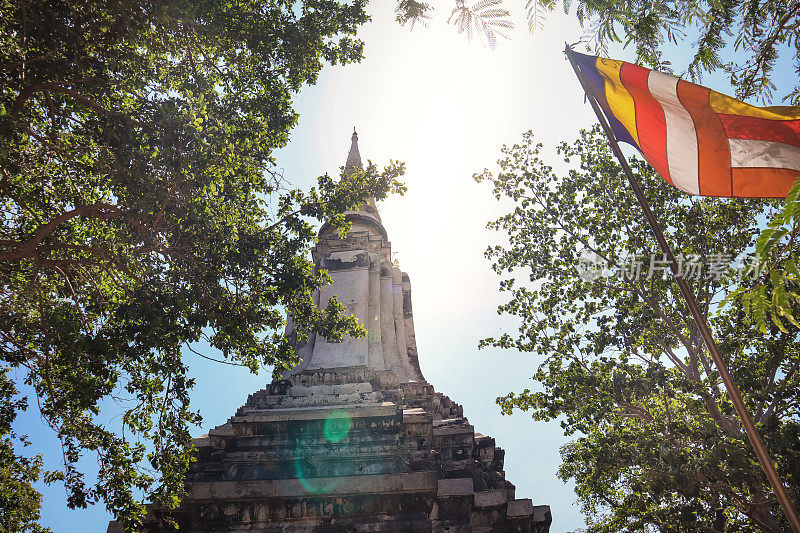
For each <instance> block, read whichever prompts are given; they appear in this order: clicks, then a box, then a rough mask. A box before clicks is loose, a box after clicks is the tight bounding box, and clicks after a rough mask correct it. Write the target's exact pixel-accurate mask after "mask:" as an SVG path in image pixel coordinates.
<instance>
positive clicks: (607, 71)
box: [596, 57, 641, 147]
mask: <svg viewBox="0 0 800 533" xmlns="http://www.w3.org/2000/svg"><path fill="white" fill-rule="evenodd" d="M596 66H597V71H598V72H599V73H600V74H601V75H602V76H603V78H604V79H605V93H606V100H608V106H609V108H610V109H611V112H612V113H614V115H615V116H616V117H617V118H618V119H619V121H620V122H621V123H622V125H623V126H625V129H626V130H628V133H630V135H631V138H633V142H635V143H636V146H638V147H641V143H640V142H639V135H638V133H637V131H636V107H635V105H634V103H633V98H632V97H631V95H630V93H629V92H628V91H627V89H625V86H624V85H623V84H622V80H621V79H620V77H619V71H620V68H622V61H613V60H611V59H605V58H602V57H598V58H597V63H596Z"/></svg>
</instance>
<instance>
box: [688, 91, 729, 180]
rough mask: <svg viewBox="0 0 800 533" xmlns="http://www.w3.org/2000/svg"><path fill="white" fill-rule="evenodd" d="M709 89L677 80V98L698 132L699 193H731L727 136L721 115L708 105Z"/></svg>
mask: <svg viewBox="0 0 800 533" xmlns="http://www.w3.org/2000/svg"><path fill="white" fill-rule="evenodd" d="M709 92H710V90H709V89H707V88H705V87H701V86H699V85H695V84H693V83H689V82H686V81H684V80H680V81H679V82H678V98H679V100H680V102H681V104H683V107H684V108H686V111H688V112H689V114H690V115H691V117H692V122H694V126H695V130H696V131H697V170H698V175H699V176H700V177H701V179H700V180H699V183H700V194H704V195H706V196H731V193H732V189H733V182H732V175H731V155H730V149H729V148H728V138H727V137H726V136H725V129H724V128H723V127H722V122H720V120H719V116H718V115H717V114H716V113H714V112H713V111H712V110H711V107H710V106H709V105H708V95H709Z"/></svg>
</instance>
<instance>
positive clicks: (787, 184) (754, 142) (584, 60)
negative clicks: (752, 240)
mask: <svg viewBox="0 0 800 533" xmlns="http://www.w3.org/2000/svg"><path fill="white" fill-rule="evenodd" d="M570 54H571V57H572V59H573V61H574V62H575V63H576V64H577V65H578V68H579V69H580V72H581V74H582V75H583V78H584V80H586V82H587V84H588V85H589V89H590V91H591V92H592V94H593V95H594V97H595V99H596V100H597V103H598V104H599V105H600V107H601V108H602V109H603V112H604V113H605V115H606V118H607V119H608V122H609V124H610V125H611V128H612V129H613V130H614V135H615V136H616V137H617V140H618V141H625V142H627V143H629V144H632V145H633V146H635V147H636V148H638V149H639V150H640V151H641V152H642V154H643V155H644V158H645V159H646V160H647V161H648V162H649V163H650V164H651V165H652V166H653V168H655V169H656V171H658V173H659V174H661V176H662V177H663V178H664V179H665V180H667V181H668V182H669V183H671V184H672V185H674V186H675V187H677V188H679V189H681V190H683V191H686V192H688V193H691V194H700V195H703V196H735V197H745V198H758V197H761V198H765V197H785V196H787V195H788V193H789V190H790V189H791V188H792V185H793V184H794V181H795V178H797V177H798V176H800V107H786V106H781V107H755V106H752V105H749V104H746V103H744V102H742V101H740V100H736V99H735V98H731V97H730V96H726V95H724V94H720V93H718V92H716V91H712V90H711V89H707V88H706V87H702V86H700V85H695V84H694V83H689V82H687V81H685V80H681V79H678V78H676V77H675V76H672V75H670V74H664V73H662V72H657V71H655V70H650V69H646V68H644V67H640V66H639V65H634V64H632V63H625V62H624V61H614V60H612V59H606V58H602V57H594V56H587V55H584V54H579V53H577V52H570Z"/></svg>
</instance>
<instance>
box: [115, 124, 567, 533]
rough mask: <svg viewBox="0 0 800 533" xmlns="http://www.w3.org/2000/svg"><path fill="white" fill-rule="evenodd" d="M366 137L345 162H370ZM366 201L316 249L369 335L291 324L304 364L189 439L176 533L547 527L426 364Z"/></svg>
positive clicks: (419, 532) (544, 516)
mask: <svg viewBox="0 0 800 533" xmlns="http://www.w3.org/2000/svg"><path fill="white" fill-rule="evenodd" d="M357 140H358V137H357V136H356V134H355V132H354V133H353V138H352V146H351V148H350V154H349V156H348V159H347V167H346V168H350V169H353V168H355V165H359V166H360V165H361V157H360V155H359V153H358V145H357ZM372 205H373V206H374V202H373V204H372ZM369 208H370V205H369V204H365V205H363V206H361V208H360V209H359V210H358V211H354V212H350V213H348V214H347V219H348V220H349V221H351V227H350V230H349V231H348V233H347V234H346V235H344V236H341V235H340V234H339V232H338V231H333V230H332V229H327V230H326V228H325V226H323V227H322V229H321V230H320V235H319V241H318V243H317V246H315V247H314V249H313V250H312V255H313V258H314V263H315V264H316V266H317V268H320V269H325V270H327V271H328V272H329V274H330V277H331V282H332V283H331V284H330V285H327V286H325V287H322V289H321V290H320V291H319V292H317V293H316V294H315V295H314V301H315V303H316V304H317V305H319V306H320V307H322V308H324V307H325V305H326V303H327V301H328V299H329V298H331V297H333V296H336V298H337V299H338V300H339V301H340V302H341V303H343V304H344V305H346V306H347V308H348V310H349V311H350V312H351V313H352V314H353V315H354V316H356V317H357V318H358V320H359V322H360V323H361V324H363V325H364V327H365V328H366V329H367V331H368V334H367V336H365V337H362V338H358V339H356V338H352V337H348V336H346V337H345V338H344V339H342V341H341V342H328V340H327V339H325V338H324V337H323V336H322V335H317V334H314V333H311V334H309V335H308V336H307V338H305V339H303V340H300V339H298V335H297V332H296V331H295V329H294V326H293V325H291V324H290V325H289V328H288V331H287V337H288V338H289V339H290V340H291V341H292V342H293V343H294V344H295V349H296V350H297V354H298V356H299V358H300V362H299V363H298V364H297V366H295V367H294V368H292V369H291V371H289V372H287V373H285V374H284V375H283V376H282V377H281V378H280V379H276V380H274V381H273V382H272V383H270V384H268V385H267V386H266V388H264V389H262V390H260V391H257V392H255V393H253V394H251V395H250V396H249V398H248V399H247V402H246V403H245V405H243V406H242V407H240V408H239V409H238V410H237V411H236V413H235V415H234V416H232V417H231V418H230V419H229V420H228V422H227V423H225V424H222V425H220V426H217V427H216V428H214V429H212V430H211V431H209V433H208V434H207V435H204V436H202V437H199V438H197V439H194V445H195V447H196V448H197V460H196V462H194V463H192V464H191V465H190V467H189V470H188V472H187V474H186V478H185V487H186V497H185V498H184V500H183V503H182V504H181V507H180V509H178V510H174V511H168V512H169V514H171V515H172V517H173V518H174V519H175V520H177V522H178V524H179V526H180V531H181V533H211V532H216V531H220V532H221V531H238V532H244V531H261V532H270V533H277V532H288V531H292V532H297V533H315V532H322V531H324V532H329V533H350V532H372V531H381V532H384V533H400V532H415V533H444V532H459V533H466V532H472V531H474V532H479V531H484V532H489V531H492V532H497V533H503V532H508V533H510V532H526V533H548V532H549V529H550V523H551V521H552V518H551V516H550V511H549V508H548V507H547V506H546V505H539V506H534V505H533V502H532V501H531V500H530V499H528V498H517V497H516V489H515V487H514V484H513V483H511V482H510V481H508V480H506V475H505V471H504V470H503V465H504V458H505V452H504V451H503V450H502V449H501V448H500V447H498V446H497V445H496V443H495V440H494V439H493V438H491V437H488V436H484V435H481V434H480V433H476V432H475V428H474V427H473V426H472V424H470V423H469V421H468V420H467V419H466V418H465V417H464V411H463V408H462V407H461V406H460V405H459V404H457V403H456V402H454V401H453V400H451V399H450V398H448V397H447V396H445V395H444V394H442V393H440V392H437V391H436V390H435V389H434V388H433V385H431V384H429V383H428V382H427V381H426V380H425V378H424V377H423V375H422V371H421V369H420V365H419V358H418V355H417V344H416V338H415V335H414V318H413V309H412V307H411V281H410V279H409V277H408V275H407V274H406V273H405V272H403V271H401V270H400V267H399V265H398V264H396V263H395V262H393V261H392V251H391V244H390V243H389V240H388V238H387V236H386V230H385V229H384V228H383V225H382V224H381V222H380V219H379V218H376V217H377V211H375V212H374V215H373V214H372V213H370V212H369V211H366V210H367V209H369ZM372 209H373V210H374V207H372ZM431 268H432V269H436V268H441V265H431ZM439 275H440V276H442V277H444V276H446V275H447V272H446V271H445V270H441V271H440V272H439ZM442 356H444V357H450V358H452V359H453V360H454V361H456V360H457V357H458V354H442ZM429 357H430V356H429ZM454 371H457V368H454ZM531 460H533V458H531ZM162 512H163V511H162V510H160V509H158V508H156V507H153V508H151V511H150V515H149V516H148V518H146V519H145V521H146V522H147V525H146V527H145V529H143V531H148V532H150V533H167V532H168V531H169V532H171V531H174V530H173V529H172V528H162V525H161V523H160V522H159V520H158V519H159V516H160V515H161V513H162ZM108 533H122V528H121V527H120V526H119V524H116V523H112V524H111V525H110V526H109V529H108Z"/></svg>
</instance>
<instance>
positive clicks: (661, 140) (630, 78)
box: [619, 63, 672, 184]
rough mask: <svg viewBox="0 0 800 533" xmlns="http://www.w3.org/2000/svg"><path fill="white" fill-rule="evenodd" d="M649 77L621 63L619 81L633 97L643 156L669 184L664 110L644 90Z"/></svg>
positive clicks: (647, 90) (646, 73) (636, 67)
mask: <svg viewBox="0 0 800 533" xmlns="http://www.w3.org/2000/svg"><path fill="white" fill-rule="evenodd" d="M649 74H650V70H649V69H646V68H643V67H640V66H639V65H634V64H632V63H623V64H622V68H621V69H620V72H619V77H620V79H621V80H622V83H623V84H624V85H625V88H626V89H628V92H629V93H630V94H631V96H632V97H633V104H634V106H635V108H636V133H637V135H638V136H639V145H640V146H641V148H642V153H643V154H644V157H645V159H647V161H648V162H649V163H650V164H651V165H653V168H655V169H656V172H658V173H659V174H661V177H663V178H664V179H665V180H667V181H668V182H669V183H670V184H672V179H671V178H670V175H669V165H668V164H667V124H666V121H665V120H664V109H663V108H662V107H661V104H659V103H658V101H657V100H656V99H655V98H653V95H652V94H650V89H648V88H647V76H648V75H649Z"/></svg>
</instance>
